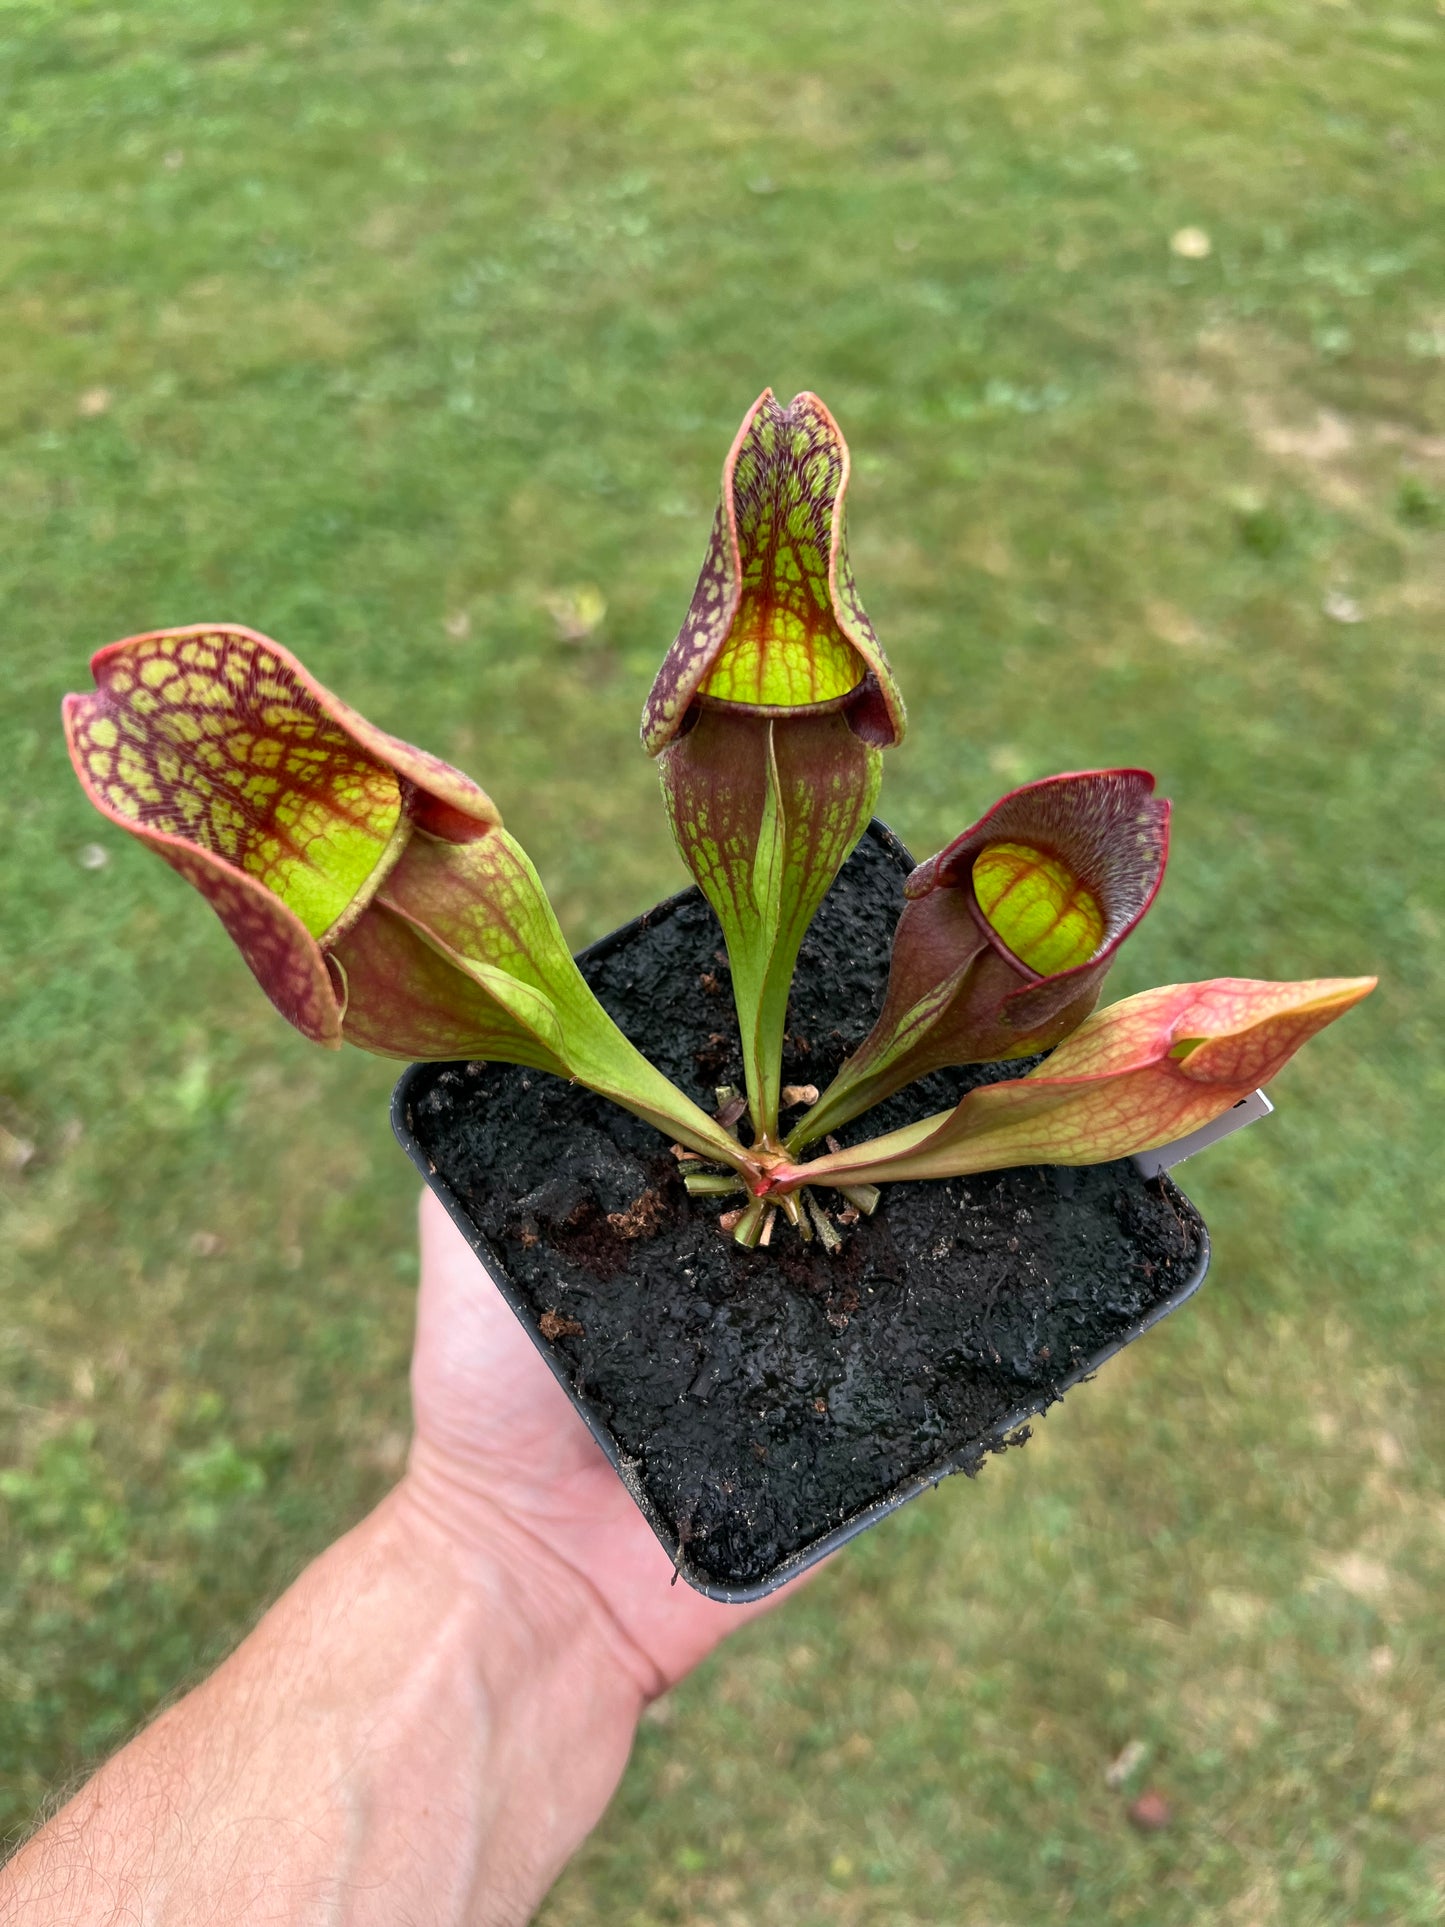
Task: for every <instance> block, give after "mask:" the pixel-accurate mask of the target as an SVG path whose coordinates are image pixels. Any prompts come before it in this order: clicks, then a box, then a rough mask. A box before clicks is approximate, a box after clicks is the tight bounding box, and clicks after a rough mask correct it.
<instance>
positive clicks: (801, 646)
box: [642, 388, 904, 756]
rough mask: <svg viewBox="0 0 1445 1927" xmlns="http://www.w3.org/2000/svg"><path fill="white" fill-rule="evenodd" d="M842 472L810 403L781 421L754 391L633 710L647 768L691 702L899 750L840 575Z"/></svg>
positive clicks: (893, 719)
mask: <svg viewBox="0 0 1445 1927" xmlns="http://www.w3.org/2000/svg"><path fill="white" fill-rule="evenodd" d="M848 471H849V457H848V445H847V443H846V442H845V441H844V439H843V436H842V433H841V431H840V430H839V428H838V424H837V423H836V422H835V421H834V420H833V417H832V416H831V415H830V414H829V412H828V410H827V409H826V408H825V407H824V405H823V403H822V402H821V401H820V400H819V399H818V397H817V396H816V395H812V394H807V393H804V394H801V395H795V396H794V397H793V399H792V401H791V402H789V404H788V406H787V407H786V408H784V407H783V406H782V404H781V403H780V402H779V401H778V400H777V398H776V396H775V395H774V394H773V391H772V389H771V388H767V389H764V391H763V393H762V394H761V395H760V396H759V397H758V399H757V401H755V402H754V403H753V406H752V407H751V408H750V409H749V410H748V412H747V414H746V416H745V417H744V418H743V424H742V427H741V428H740V429H739V430H738V433H737V437H736V439H735V440H734V442H733V445H732V448H731V449H730V451H729V453H728V457H727V460H726V462H725V463H724V464H723V476H722V497H721V500H720V501H719V503H718V509H717V515H716V517H715V518H714V521H713V529H712V538H711V540H710V542H709V544H708V551H707V556H706V559H705V560H704V562H703V566H702V573H701V575H700V576H699V577H698V582H697V588H696V589H695V590H694V592H693V598H692V603H691V606H690V607H689V609H688V612H687V615H686V617H685V618H684V620H683V624H682V628H681V629H680V630H679V631H678V635H677V639H676V641H675V642H674V643H673V645H672V647H671V649H669V651H668V653H667V656H666V658H665V659H664V661H663V664H662V667H661V669H660V670H659V671H658V674H657V679H656V681H655V682H654V683H653V686H652V692H651V694H650V695H649V696H648V699H647V705H646V708H645V709H644V711H643V717H642V740H643V744H644V746H645V748H646V749H647V751H648V753H649V755H653V756H655V755H656V754H657V753H658V751H659V750H661V749H664V748H665V747H666V746H667V744H668V743H670V742H671V741H673V739H674V738H675V737H676V736H677V735H678V734H679V733H680V732H681V731H682V730H683V729H684V728H685V727H686V724H687V719H688V715H689V712H690V711H691V709H692V707H693V705H694V704H695V703H697V702H709V703H713V702H715V703H727V704H737V705H740V706H744V707H746V708H748V709H752V710H755V711H761V712H763V713H766V714H769V715H775V716H785V715H790V714H794V713H796V712H797V711H799V710H801V709H817V708H821V707H829V708H841V709H843V710H844V712H845V713H846V714H847V716H848V719H849V722H850V724H851V725H852V727H853V729H854V731H855V733H856V734H857V735H859V736H860V737H861V738H862V739H863V740H864V741H865V742H867V743H870V744H873V745H875V746H876V747H879V748H887V747H888V746H889V745H890V744H893V743H897V742H899V741H900V740H901V738H902V736H903V729H904V712H903V699H902V697H901V696H900V694H899V692H898V687H897V684H896V683H895V681H894V679H893V672H892V670H891V669H890V668H889V666H888V660H887V657H886V656H885V655H884V653H883V650H882V648H881V646H880V644H879V642H878V638H877V636H876V635H875V634H874V633H873V626H872V624H871V623H870V622H869V620H868V617H867V615H866V614H865V613H864V609H863V605H862V603H861V602H860V600H859V598H858V591H857V588H856V586H855V584H854V581H853V575H852V571H851V570H850V568H849V566H848V555H847V546H846V541H845V536H844V513H843V503H844V497H845V495H846V494H847V489H848Z"/></svg>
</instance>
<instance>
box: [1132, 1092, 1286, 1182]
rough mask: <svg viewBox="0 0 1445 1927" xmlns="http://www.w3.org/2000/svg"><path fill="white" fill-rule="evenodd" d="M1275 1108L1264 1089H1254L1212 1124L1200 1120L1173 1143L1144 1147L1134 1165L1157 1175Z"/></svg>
mask: <svg viewBox="0 0 1445 1927" xmlns="http://www.w3.org/2000/svg"><path fill="white" fill-rule="evenodd" d="M1273 1109H1274V1106H1273V1104H1271V1103H1270V1101H1269V1099H1268V1098H1267V1097H1266V1096H1265V1094H1264V1092H1263V1091H1251V1092H1250V1094H1249V1096H1248V1097H1242V1098H1240V1100H1239V1102H1238V1103H1237V1104H1236V1105H1235V1106H1234V1108H1233V1109H1232V1110H1228V1111H1226V1112H1225V1113H1224V1115H1223V1117H1217V1118H1215V1120H1214V1122H1213V1123H1212V1124H1201V1125H1200V1127H1199V1129H1198V1130H1197V1131H1189V1132H1187V1133H1186V1134H1185V1135H1184V1136H1183V1137H1177V1138H1175V1140H1174V1142H1173V1143H1172V1144H1160V1145H1156V1146H1155V1148H1154V1149H1153V1150H1152V1151H1141V1152H1140V1153H1139V1154H1138V1156H1137V1157H1136V1158H1135V1159H1134V1168H1135V1170H1136V1171H1139V1172H1141V1173H1142V1174H1143V1175H1144V1176H1145V1177H1146V1178H1157V1177H1158V1175H1159V1173H1160V1172H1161V1171H1167V1170H1168V1169H1169V1168H1170V1166H1171V1165H1175V1164H1182V1163H1183V1162H1184V1160H1185V1158H1192V1157H1193V1156H1194V1153H1195V1152H1196V1151H1202V1150H1204V1149H1205V1148H1206V1146H1208V1145H1210V1144H1218V1142H1219V1140H1220V1139H1221V1138H1222V1137H1228V1136H1229V1135H1230V1133H1231V1132H1232V1131H1242V1130H1243V1129H1244V1127H1245V1125H1246V1124H1253V1123H1254V1121H1255V1119H1256V1118H1260V1117H1268V1116H1269V1114H1270V1112H1271V1111H1272V1110H1273Z"/></svg>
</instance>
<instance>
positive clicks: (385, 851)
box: [63, 624, 502, 1046]
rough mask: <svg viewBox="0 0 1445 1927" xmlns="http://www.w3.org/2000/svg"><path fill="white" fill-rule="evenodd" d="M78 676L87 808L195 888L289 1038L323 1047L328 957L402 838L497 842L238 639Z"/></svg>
mask: <svg viewBox="0 0 1445 1927" xmlns="http://www.w3.org/2000/svg"><path fill="white" fill-rule="evenodd" d="M91 672H92V674H93V675H94V677H95V683H96V687H95V689H94V690H93V691H92V692H90V693H89V694H86V695H73V696H67V697H66V698H65V702H64V705H63V711H64V717H65V733H66V740H67V743H68V745H69V749H70V758H71V761H72V763H73V764H74V765H75V772H76V775H77V776H78V777H79V778H80V782H81V785H82V787H83V788H84V790H85V792H86V794H87V796H88V797H89V798H90V800H91V802H92V803H94V805H95V806H96V808H97V809H98V810H100V811H101V812H102V813H103V814H104V815H106V816H108V817H109V818H110V819H111V821H112V822H114V823H118V824H119V825H120V827H121V828H122V829H123V830H128V831H129V832H130V834H131V835H132V836H134V837H136V838H138V839H139V840H140V841H141V842H142V843H144V844H146V845H147V846H148V847H149V848H150V849H152V850H154V851H155V852H156V854H157V855H158V856H160V857H163V858H164V859H165V861H166V862H167V863H169V864H170V866H171V868H172V869H174V870H177V871H179V873H180V874H181V875H182V876H183V877H185V879H186V881H187V882H188V883H192V884H194V885H195V887H196V888H197V889H198V890H199V891H200V892H201V894H202V895H203V896H204V897H205V898H206V899H207V900H208V901H209V903H210V904H211V907H212V908H213V909H214V910H215V912H216V914H217V916H219V917H220V919H221V922H222V923H223V924H224V925H225V927H226V930H227V932H228V933H229V935H230V936H231V938H232V939H233V941H234V942H235V944H236V945H237V947H238V949H239V950H240V952H241V954H242V956H243V957H244V958H245V959H246V962H247V963H248V964H249V965H250V967H251V970H252V972H253V974H254V975H255V977H256V980H257V982H258V983H259V984H260V985H261V988H262V989H263V990H264V991H265V992H266V995H267V996H268V997H269V998H270V999H271V1001H272V1003H273V1004H275V1006H276V1008H277V1009H278V1010H279V1011H280V1012H281V1015H282V1016H283V1017H285V1018H286V1019H287V1021H288V1022H290V1023H292V1024H294V1025H295V1026H296V1028H297V1029H298V1030H300V1031H302V1032H303V1033H304V1034H305V1035H306V1036H307V1037H310V1038H311V1039H313V1041H315V1042H316V1043H320V1044H328V1045H332V1046H335V1045H338V1044H339V1043H340V1041H341V1017H342V1000H341V998H340V996H339V994H338V987H337V985H336V983H335V982H334V981H333V979H332V976H331V974H330V973H329V972H328V970H327V967H326V962H325V952H326V949H327V947H328V945H330V944H332V943H334V942H335V941H336V940H337V938H338V937H339V936H340V935H341V934H342V933H343V932H344V931H345V930H346V929H347V928H349V927H350V925H351V924H353V923H354V922H355V921H356V919H357V917H358V916H360V914H361V913H362V911H363V910H364V909H365V908H366V906H367V904H368V903H369V902H370V901H371V899H372V897H373V896H374V895H375V893H376V891H377V889H378V888H379V887H380V885H381V883H382V882H383V881H384V879H385V877H386V876H387V875H388V874H389V872H390V871H391V869H392V868H393V867H394V865H395V863H396V861H397V859H398V858H399V856H400V855H401V852H402V850H403V849H404V848H405V847H406V843H407V841H408V839H409V837H410V835H411V832H412V830H413V828H415V827H418V826H420V827H422V828H425V829H427V830H429V831H431V832H432V833H433V834H435V835H438V836H441V837H443V838H445V839H448V840H451V841H456V842H466V841H469V840H470V839H471V838H473V837H478V836H483V835H485V834H486V833H487V831H489V830H491V829H494V828H499V827H500V825H501V821H502V819H501V816H500V814H499V812H498V810H497V808H496V806H495V804H494V803H493V802H492V800H491V798H490V797H489V796H488V795H487V794H486V792H485V791H484V790H482V789H479V788H478V786H477V785H476V784H475V783H473V782H472V781H471V779H470V778H469V777H466V776H463V775H462V773H461V772H460V771H459V770H455V769H452V768H450V767H449V766H448V765H447V764H445V763H443V762H440V761H438V760H437V759H436V758H435V757H433V756H429V755H427V754H426V752H425V751H423V750H419V749H414V748H413V747H412V746H411V744H409V743H403V742H400V741H399V740H398V739H397V738H396V737H394V736H389V735H388V734H387V733H386V732H385V731H384V730H380V729H377V728H376V727H375V725H374V724H372V723H369V722H367V720H366V719H365V717H363V716H360V715H358V714H357V712H356V711H355V710H354V709H351V708H349V707H348V706H347V704H345V703H343V702H342V701H340V699H339V698H338V697H336V696H333V695H332V694H331V692H330V691H329V690H327V689H324V688H323V687H322V686H321V684H320V683H318V682H317V681H316V679H315V677H313V676H312V675H311V674H310V673H309V672H308V671H307V670H306V669H304V668H303V667H302V665H301V664H300V663H299V662H298V661H297V659H296V658H295V656H293V655H292V654H291V652H290V651H289V650H287V649H283V648H282V646H281V645H280V643H277V642H272V641H271V640H270V638H269V637H267V636H263V635H259V634H258V633H257V632H256V631H255V630H253V629H245V628H240V627H235V626H229V625H226V626H223V625H218V624H198V625H196V626H194V627H190V628H183V629H158V630H152V631H149V632H148V633H146V634H144V635H139V636H131V637H128V638H127V639H125V640H124V641H121V642H114V643H111V644H109V645H108V646H107V647H106V648H104V649H101V650H98V651H97V652H96V654H95V655H94V657H92V659H91Z"/></svg>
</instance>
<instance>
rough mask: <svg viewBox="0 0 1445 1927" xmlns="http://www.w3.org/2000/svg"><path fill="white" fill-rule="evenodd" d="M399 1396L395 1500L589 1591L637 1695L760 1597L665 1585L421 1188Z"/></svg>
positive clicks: (536, 1363) (645, 1531) (622, 1493)
mask: <svg viewBox="0 0 1445 1927" xmlns="http://www.w3.org/2000/svg"><path fill="white" fill-rule="evenodd" d="M412 1402H413V1407H414V1411H415V1420H416V1436H415V1441H414V1443H413V1447H412V1453H411V1459H410V1463H409V1465H408V1468H407V1474H406V1477H405V1479H404V1480H403V1482H402V1488H401V1491H400V1493H399V1494H398V1497H399V1498H400V1499H402V1500H403V1501H405V1502H406V1503H408V1504H409V1505H411V1506H413V1507H415V1508H416V1509H418V1510H419V1511H420V1512H421V1513H423V1514H424V1515H425V1517H426V1518H427V1519H429V1521H430V1522H431V1523H432V1525H433V1526H435V1527H437V1528H440V1529H441V1530H443V1531H445V1532H446V1533H447V1534H448V1535H450V1536H451V1538H452V1539H453V1540H454V1541H456V1542H458V1543H460V1544H462V1545H464V1546H469V1547H477V1548H478V1549H481V1550H490V1549H491V1548H492V1546H493V1543H494V1541H495V1539H496V1537H497V1535H498V1533H501V1534H503V1535H504V1537H505V1540H506V1543H507V1546H508V1549H509V1554H510V1556H511V1557H512V1558H513V1559H520V1560H523V1561H526V1560H535V1561H536V1565H537V1571H538V1574H539V1576H540V1577H543V1578H545V1579H546V1580H547V1581H548V1583H549V1584H553V1585H555V1584H556V1583H557V1582H558V1580H559V1579H562V1580H564V1581H570V1582H571V1583H574V1584H576V1585H578V1586H580V1587H582V1588H585V1589H587V1590H590V1592H591V1593H592V1594H593V1595H595V1599H596V1603H597V1604H598V1606H599V1607H600V1608H601V1609H602V1610H603V1611H605V1613H606V1615H607V1616H608V1617H609V1618H610V1620H611V1621H612V1622H613V1623H614V1624H615V1627H616V1629H617V1631H618V1632H619V1633H620V1634H621V1635H622V1637H623V1639H624V1640H625V1641H626V1642H627V1644H628V1646H629V1647H630V1648H632V1649H633V1650H634V1651H635V1653H636V1655H637V1657H638V1659H639V1661H640V1662H641V1668H642V1672H641V1677H642V1678H643V1680H644V1690H647V1691H649V1692H651V1693H658V1692H662V1691H663V1690H665V1689H666V1688H667V1687H668V1686H671V1685H672V1684H673V1683H674V1682H675V1681H676V1680H678V1679H680V1678H681V1677H682V1675H683V1674H684V1673H686V1672H688V1671H690V1669H691V1668H692V1667H693V1666H695V1665H696V1664H697V1663H698V1661H699V1660H700V1659H702V1658H704V1657H705V1656H706V1655H707V1654H708V1653H709V1652H711V1650H712V1648H713V1647H714V1646H715V1645H716V1644H717V1642H718V1641H719V1640H720V1639H721V1638H722V1637H723V1635H724V1634H725V1633H728V1632H731V1631H732V1630H733V1629H734V1628H735V1627H737V1626H739V1625H741V1624H742V1623H743V1621H744V1620H746V1619H749V1618H751V1617H753V1616H754V1615H755V1614H756V1613H758V1612H760V1611H762V1610H763V1608H764V1606H765V1605H767V1604H771V1603H772V1602H771V1601H759V1602H758V1603H756V1604H754V1605H747V1606H726V1605H722V1604H720V1603H719V1602H718V1601H716V1600H712V1599H705V1598H703V1597H702V1595H701V1594H699V1593H696V1592H694V1591H693V1590H692V1589H691V1587H689V1586H688V1585H686V1584H685V1583H683V1582H682V1581H679V1582H678V1583H676V1584H674V1583H673V1578H674V1575H673V1568H672V1562H671V1561H670V1560H669V1558H668V1556H667V1554H666V1553H665V1552H664V1551H663V1549H662V1547H661V1546H660V1545H659V1544H658V1542H657V1540H656V1538H655V1537H654V1536H653V1533H652V1530H651V1528H650V1527H649V1526H648V1524H647V1521H646V1520H645V1519H644V1518H643V1516H642V1514H641V1513H640V1512H639V1511H638V1509H637V1507H636V1505H635V1504H634V1503H633V1501H632V1499H631V1498H630V1497H629V1496H628V1493H627V1491H626V1489H625V1487H624V1486H623V1484H622V1482H621V1480H620V1479H619V1478H618V1476H617V1474H616V1472H614V1471H613V1469H612V1467H611V1466H610V1465H609V1464H608V1462H607V1460H606V1459H605V1458H604V1457H603V1455H602V1453H601V1451H600V1450H599V1449H598V1446H597V1444H596V1443H595V1441H594V1440H593V1438H592V1436H591V1434H590V1433H589V1432H588V1430H587V1428H586V1426H584V1425H583V1423H582V1421H581V1419H580V1418H579V1417H578V1416H577V1414H576V1412H575V1411H574V1410H573V1409H572V1406H571V1405H570V1403H569V1402H568V1400H567V1397H566V1395H565V1393H564V1392H563V1391H562V1388H561V1387H560V1386H559V1385H558V1384H557V1382H556V1380H555V1379H554V1378H553V1376H552V1374H551V1373H550V1372H549V1371H548V1369H547V1367H546V1364H545V1363H544V1362H543V1360H542V1358H541V1357H540V1356H539V1354H538V1352H537V1350H536V1347H535V1346H534V1345H533V1343H532V1341H531V1339H530V1338H529V1337H528V1336H527V1334H526V1332H525V1331H524V1330H523V1328H522V1326H521V1325H520V1324H519V1323H518V1321H517V1319H516V1318H515V1317H514V1315H513V1313H512V1312H511V1310H510V1309H509V1307H508V1306H507V1304H506V1302H505V1300H504V1299H503V1298H502V1296H501V1294H500V1293H499V1292H498V1290H497V1288H496V1286H495V1285H494V1284H493V1283H492V1281H491V1278H490V1277H489V1276H488V1274H487V1272H486V1271H485V1269H484V1268H483V1267H482V1265H481V1263H480V1262H479V1260H478V1259H477V1257H476V1255H475V1254H474V1253H473V1251H472V1250H471V1248H470V1247H469V1246H468V1244H467V1243H466V1241H465V1239H464V1238H463V1237H462V1235H461V1233H460V1232H459V1231H458V1230H457V1229H456V1227H455V1226H454V1225H453V1224H452V1222H451V1220H450V1219H449V1218H448V1217H447V1215H446V1212H445V1211H444V1210H443V1208H442V1206H441V1204H440V1203H439V1202H438V1200H437V1199H436V1198H435V1197H434V1196H433V1195H432V1194H431V1192H429V1191H428V1192H425V1193H423V1196H422V1203H421V1292H420V1300H419V1305H418V1311H417V1337H416V1351H415V1355H414V1357H413V1361H412ZM777 1596H778V1595H774V1597H777Z"/></svg>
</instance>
